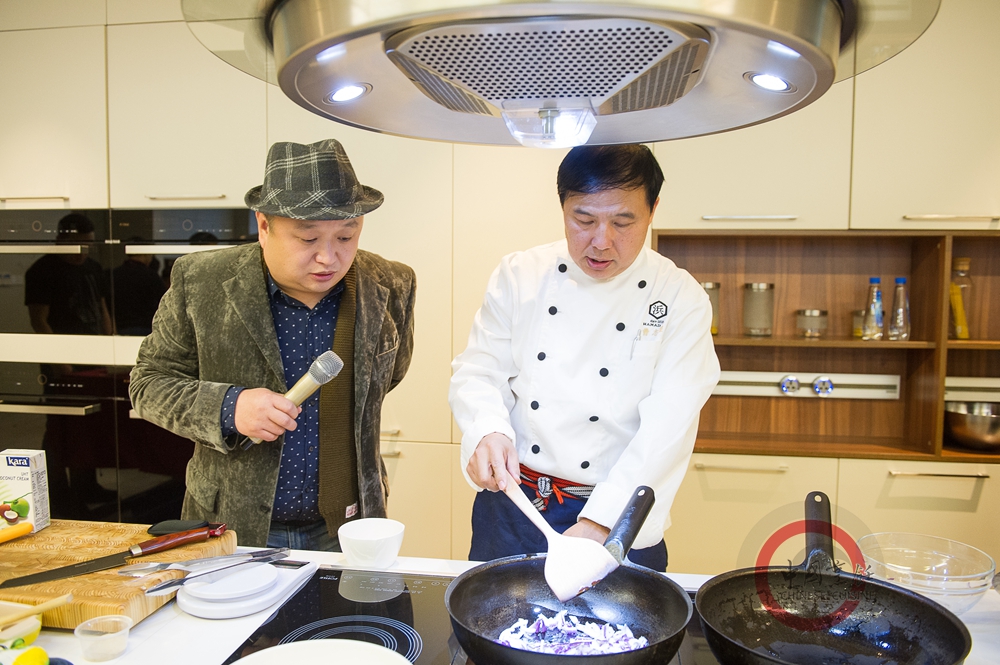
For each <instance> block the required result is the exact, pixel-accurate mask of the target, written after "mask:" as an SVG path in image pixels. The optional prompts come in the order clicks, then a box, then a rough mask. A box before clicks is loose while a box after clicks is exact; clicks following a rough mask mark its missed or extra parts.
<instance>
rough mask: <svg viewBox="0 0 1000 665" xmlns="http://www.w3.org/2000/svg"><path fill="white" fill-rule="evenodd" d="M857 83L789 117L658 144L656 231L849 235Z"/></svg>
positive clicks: (840, 85)
mask: <svg viewBox="0 0 1000 665" xmlns="http://www.w3.org/2000/svg"><path fill="white" fill-rule="evenodd" d="M853 99H854V95H853V86H852V84H851V81H850V80H848V81H844V82H841V83H838V84H836V85H834V86H833V87H832V88H831V89H830V90H829V92H827V93H826V94H825V95H824V96H823V97H821V98H820V99H819V100H818V101H816V102H813V103H812V104H810V105H809V106H807V107H806V108H804V109H802V110H801V111H797V112H795V113H793V114H791V115H789V116H785V117H784V118H780V119H778V120H774V121H772V122H767V123H764V124H762V125H756V126H753V127H746V128H744V129H738V130H736V131H732V132H724V133H722V134H714V135H711V136H700V137H695V138H690V139H682V140H678V141H666V142H662V143H657V144H655V145H654V148H653V150H654V153H655V155H656V158H657V160H658V161H659V163H660V167H661V168H662V169H663V175H664V178H665V180H664V184H663V189H662V191H661V193H660V205H659V207H658V208H657V211H656V215H655V216H654V218H653V227H654V228H656V229H699V230H710V229H737V230H745V229H784V230H800V229H805V230H809V229H812V230H815V229H846V228H847V220H848V213H849V203H850V185H851V183H850V178H851V125H852V122H851V111H852V106H853Z"/></svg>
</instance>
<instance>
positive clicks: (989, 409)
mask: <svg viewBox="0 0 1000 665" xmlns="http://www.w3.org/2000/svg"><path fill="white" fill-rule="evenodd" d="M944 429H945V434H946V435H947V436H948V437H949V438H950V439H951V440H952V441H954V442H955V443H957V444H959V445H962V446H965V447H966V448H974V449H976V450H982V451H986V452H1000V404H998V403H996V402H945V403H944Z"/></svg>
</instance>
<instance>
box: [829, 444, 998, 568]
mask: <svg viewBox="0 0 1000 665" xmlns="http://www.w3.org/2000/svg"><path fill="white" fill-rule="evenodd" d="M837 496H838V503H839V507H840V508H841V509H846V510H849V511H851V512H852V513H853V514H854V515H856V516H857V517H858V518H860V520H861V521H863V522H864V524H865V525H866V526H867V528H868V529H869V530H870V532H872V533H877V532H880V531H909V532H914V533H926V534H929V535H933V536H940V537H942V538H950V539H952V540H957V541H960V542H963V543H966V544H969V545H972V546H973V547H978V548H979V549H981V550H983V551H984V552H986V553H987V554H989V555H990V556H992V557H993V558H994V559H997V558H1000V530H998V529H997V528H996V520H997V515H1000V464H956V463H944V462H913V461H904V460H874V459H843V460H841V461H840V480H839V483H838V494H837Z"/></svg>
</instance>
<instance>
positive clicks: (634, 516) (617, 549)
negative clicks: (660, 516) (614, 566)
mask: <svg viewBox="0 0 1000 665" xmlns="http://www.w3.org/2000/svg"><path fill="white" fill-rule="evenodd" d="M654 501H656V497H655V496H654V495H653V490H652V488H649V487H646V486H645V485H640V486H639V487H637V488H635V492H633V493H632V498H631V499H630V500H629V502H628V504H627V505H626V506H625V510H623V511H622V514H621V516H620V517H619V518H618V521H617V522H615V525H614V526H613V527H612V528H611V533H609V534H608V538H607V540H605V541H604V548H605V549H606V550H608V551H609V552H611V556H613V557H614V558H615V561H617V562H618V563H619V564H620V563H622V562H623V561H624V560H625V555H626V554H628V551H629V550H630V549H631V548H632V543H633V542H634V541H635V537H636V536H637V535H639V529H640V528H642V523H643V522H645V521H646V515H649V511H650V509H651V508H652V507H653V502H654Z"/></svg>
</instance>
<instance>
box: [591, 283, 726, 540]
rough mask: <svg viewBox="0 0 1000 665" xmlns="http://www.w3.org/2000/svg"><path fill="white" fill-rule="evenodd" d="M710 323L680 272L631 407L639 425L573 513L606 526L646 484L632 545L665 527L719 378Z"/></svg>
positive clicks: (704, 303) (697, 292) (702, 296)
mask: <svg viewBox="0 0 1000 665" xmlns="http://www.w3.org/2000/svg"><path fill="white" fill-rule="evenodd" d="M711 323H712V307H711V304H710V302H709V300H708V296H707V295H706V293H705V291H704V290H703V289H702V288H701V287H700V286H698V284H697V282H695V281H694V279H693V278H687V279H686V280H685V283H684V285H683V286H682V288H681V290H680V292H679V294H678V297H677V298H676V299H675V301H674V303H673V306H672V307H671V308H670V314H669V316H668V317H667V322H666V324H665V329H664V331H663V334H664V335H665V338H664V339H663V340H662V343H661V346H660V350H659V353H658V354H657V356H656V366H655V368H654V370H653V380H652V386H651V389H650V393H649V396H648V397H645V398H644V399H642V401H640V402H639V405H638V406H639V419H640V422H639V429H638V431H637V432H636V434H635V436H634V437H633V438H632V440H631V441H630V442H629V443H628V445H627V447H626V448H625V450H624V452H622V454H621V456H620V457H619V458H618V460H617V462H615V464H614V465H613V466H612V467H611V471H610V472H609V474H608V477H607V480H605V481H603V482H600V483H598V484H597V485H596V486H595V488H594V491H593V493H592V494H591V496H590V499H589V500H588V501H587V503H586V505H585V506H584V508H583V510H582V511H581V513H580V517H581V518H587V519H590V520H593V521H594V522H597V523H598V524H602V525H604V526H606V527H609V528H610V527H611V526H613V525H614V523H615V522H616V521H617V519H618V516H619V515H620V514H621V511H622V510H623V509H624V507H625V504H626V503H627V502H628V500H629V498H631V495H632V492H633V491H634V490H635V488H636V487H638V486H639V485H648V486H649V487H651V488H653V491H654V492H655V495H656V501H655V503H654V504H653V508H652V510H651V511H650V514H649V516H648V517H647V518H646V521H645V523H644V524H643V527H642V529H641V530H640V532H639V535H638V537H637V538H636V540H635V543H634V545H633V547H635V548H637V549H640V548H644V547H651V546H653V545H655V544H656V543H658V542H660V539H661V538H663V530H664V529H665V528H666V527H667V526H669V521H670V517H669V516H670V505H671V504H672V503H673V500H674V496H675V495H676V494H677V489H678V487H680V484H681V480H683V478H684V474H685V472H686V471H687V466H688V461H689V460H690V458H691V452H692V450H693V449H694V441H695V437H696V435H697V433H698V417H699V414H700V412H701V408H702V406H704V404H705V402H706V401H708V398H709V396H710V395H711V394H712V390H713V389H714V388H715V385H716V384H717V383H718V381H719V376H720V369H719V360H718V358H717V356H716V355H715V345H714V343H713V341H712V334H711Z"/></svg>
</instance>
